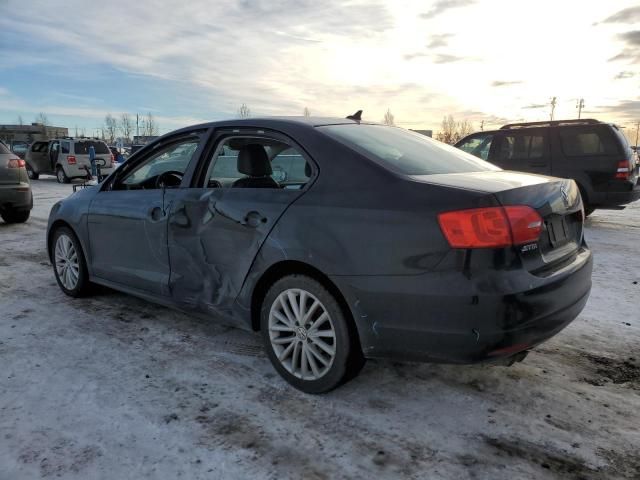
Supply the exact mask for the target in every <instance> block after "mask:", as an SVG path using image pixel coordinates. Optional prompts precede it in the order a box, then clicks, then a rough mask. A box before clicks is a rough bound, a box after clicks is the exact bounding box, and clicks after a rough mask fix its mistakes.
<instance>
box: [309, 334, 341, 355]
mask: <svg viewBox="0 0 640 480" xmlns="http://www.w3.org/2000/svg"><path fill="white" fill-rule="evenodd" d="M311 341H312V342H313V344H314V345H317V346H319V347H320V348H321V349H322V350H324V351H325V352H327V353H328V354H329V355H331V356H332V357H333V356H334V355H335V353H336V352H335V350H334V349H333V348H332V347H331V345H329V344H327V343H326V342H325V341H324V340H320V339H319V338H313V339H311Z"/></svg>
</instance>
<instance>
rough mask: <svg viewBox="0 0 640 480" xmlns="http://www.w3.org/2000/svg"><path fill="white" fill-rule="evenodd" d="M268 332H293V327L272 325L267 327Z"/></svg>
mask: <svg viewBox="0 0 640 480" xmlns="http://www.w3.org/2000/svg"><path fill="white" fill-rule="evenodd" d="M269 331H270V332H293V331H294V330H293V328H291V327H290V326H288V325H273V326H271V327H269Z"/></svg>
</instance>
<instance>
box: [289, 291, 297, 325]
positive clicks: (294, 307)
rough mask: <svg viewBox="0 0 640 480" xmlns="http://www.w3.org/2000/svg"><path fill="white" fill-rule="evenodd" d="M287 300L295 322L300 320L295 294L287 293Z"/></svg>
mask: <svg viewBox="0 0 640 480" xmlns="http://www.w3.org/2000/svg"><path fill="white" fill-rule="evenodd" d="M287 299H288V300H289V306H290V307H291V311H292V312H293V315H294V317H295V318H296V320H299V319H300V308H299V307H298V301H297V299H296V296H295V294H294V293H293V292H292V291H291V290H288V291H287Z"/></svg>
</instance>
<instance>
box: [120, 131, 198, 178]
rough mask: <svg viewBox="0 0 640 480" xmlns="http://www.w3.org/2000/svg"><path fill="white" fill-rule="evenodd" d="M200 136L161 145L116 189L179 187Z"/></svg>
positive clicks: (128, 174) (126, 176)
mask: <svg viewBox="0 0 640 480" xmlns="http://www.w3.org/2000/svg"><path fill="white" fill-rule="evenodd" d="M199 144H200V137H189V138H188V139H184V140H181V141H176V142H174V143H171V144H170V145H166V146H164V147H160V149H159V150H158V151H157V152H155V153H153V154H152V155H151V156H150V157H148V158H147V159H145V160H144V161H143V162H142V163H141V164H139V165H137V166H136V167H134V168H133V170H132V171H130V172H129V173H127V174H126V175H125V176H124V178H122V179H121V180H119V181H118V182H117V183H116V185H114V189H116V190H141V189H143V190H148V189H158V188H162V186H163V185H164V186H168V187H177V186H179V185H180V181H181V180H182V176H183V175H184V172H185V171H186V170H187V167H188V166H189V162H191V159H192V158H193V155H194V153H195V152H196V150H197V148H198V145H199Z"/></svg>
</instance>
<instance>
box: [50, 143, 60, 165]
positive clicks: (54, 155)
mask: <svg viewBox="0 0 640 480" xmlns="http://www.w3.org/2000/svg"><path fill="white" fill-rule="evenodd" d="M48 153H49V169H48V170H49V171H50V172H55V171H56V164H57V163H58V154H59V153H60V142H59V141H58V140H54V141H52V142H51V143H50V144H49V152H48Z"/></svg>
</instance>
